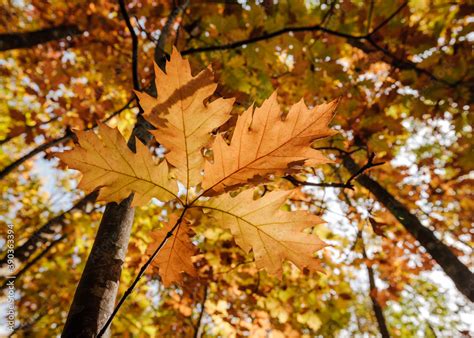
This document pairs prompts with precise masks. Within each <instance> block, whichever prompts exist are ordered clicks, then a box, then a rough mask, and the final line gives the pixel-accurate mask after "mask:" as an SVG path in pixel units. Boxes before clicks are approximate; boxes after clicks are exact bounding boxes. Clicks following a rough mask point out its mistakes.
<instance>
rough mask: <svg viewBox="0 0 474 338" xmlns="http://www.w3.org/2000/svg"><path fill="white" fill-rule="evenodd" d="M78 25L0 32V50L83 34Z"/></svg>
mask: <svg viewBox="0 0 474 338" xmlns="http://www.w3.org/2000/svg"><path fill="white" fill-rule="evenodd" d="M81 33H82V31H81V30H80V29H79V27H77V26H76V25H61V26H56V27H50V28H45V29H40V30H37V31H33V32H24V33H5V34H0V51H5V50H10V49H17V48H30V47H33V46H36V45H39V44H42V43H46V42H50V41H54V40H59V39H63V38H65V37H68V36H74V35H79V34H81Z"/></svg>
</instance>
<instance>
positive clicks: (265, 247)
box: [199, 189, 326, 275]
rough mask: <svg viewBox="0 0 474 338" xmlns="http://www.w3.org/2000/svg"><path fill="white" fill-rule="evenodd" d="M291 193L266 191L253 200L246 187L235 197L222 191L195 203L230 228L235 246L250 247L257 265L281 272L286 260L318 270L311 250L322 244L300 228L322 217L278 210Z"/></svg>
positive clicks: (303, 212)
mask: <svg viewBox="0 0 474 338" xmlns="http://www.w3.org/2000/svg"><path fill="white" fill-rule="evenodd" d="M291 193H292V191H276V192H270V193H267V194H266V195H265V196H264V197H262V198H260V199H258V200H253V195H254V189H249V190H245V191H244V192H242V193H240V194H239V195H237V196H236V197H231V196H230V195H229V194H223V195H220V196H218V197H214V198H211V199H209V200H208V201H205V202H201V203H200V204H199V205H200V206H201V207H202V208H203V209H204V210H208V212H209V215H210V216H211V217H213V218H214V219H216V220H217V221H219V223H220V224H222V225H223V226H225V227H227V228H229V229H230V231H231V233H232V234H233V235H234V237H235V242H236V243H237V245H238V246H240V247H241V248H242V249H243V250H244V251H246V252H249V251H250V250H252V251H253V253H254V256H255V262H256V265H257V267H258V268H259V269H262V268H265V269H266V270H267V271H268V272H269V273H271V274H275V275H281V273H282V262H283V261H284V260H289V261H292V262H293V263H294V264H296V266H298V267H299V268H301V269H303V268H308V269H310V270H313V271H316V270H321V268H320V265H319V261H318V260H317V259H315V258H314V256H313V254H314V252H315V251H317V250H320V249H322V248H324V247H325V246H326V244H325V243H324V242H323V241H322V240H320V239H319V237H317V236H316V235H313V234H308V233H304V232H303V230H304V229H306V228H309V227H311V226H314V225H315V224H320V223H323V221H322V220H321V218H319V217H318V216H315V215H313V214H311V213H309V212H306V211H292V212H287V211H282V210H280V207H281V206H282V204H284V203H285V201H286V200H287V198H288V196H289V195H290V194H291Z"/></svg>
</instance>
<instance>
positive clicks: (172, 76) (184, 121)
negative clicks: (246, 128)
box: [137, 49, 234, 189]
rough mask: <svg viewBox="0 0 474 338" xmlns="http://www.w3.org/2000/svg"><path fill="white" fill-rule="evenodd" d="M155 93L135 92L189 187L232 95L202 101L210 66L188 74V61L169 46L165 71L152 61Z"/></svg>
mask: <svg viewBox="0 0 474 338" xmlns="http://www.w3.org/2000/svg"><path fill="white" fill-rule="evenodd" d="M155 83H156V88H158V97H157V98H153V97H151V96H149V95H148V94H146V93H137V95H138V97H139V99H140V105H141V106H142V108H143V110H144V116H145V118H146V119H147V120H148V121H149V122H150V123H152V124H153V125H154V126H155V127H156V128H157V129H156V130H154V131H151V133H152V134H153V136H154V137H155V138H156V140H157V141H158V142H160V143H161V144H162V145H163V146H164V147H165V148H166V149H167V150H168V153H167V154H166V155H165V156H166V159H167V160H168V162H169V163H170V164H172V165H173V166H174V167H176V170H177V177H178V179H179V180H180V181H181V182H183V184H184V185H185V187H186V188H187V189H189V188H190V187H192V186H196V185H197V184H199V183H200V182H201V181H202V173H201V171H202V168H203V166H204V158H203V156H202V153H201V151H202V148H203V147H204V146H206V145H207V144H209V143H210V142H211V134H210V133H211V132H212V131H213V130H214V129H216V128H217V127H219V126H220V125H222V124H223V123H224V122H226V121H227V120H228V119H229V118H230V111H231V109H232V105H233V103H234V99H223V98H219V99H216V100H214V101H212V102H209V103H206V100H208V99H209V97H210V96H211V95H212V94H213V93H214V91H215V90H216V87H217V84H216V83H215V82H214V75H213V73H212V70H211V69H210V68H207V69H205V70H203V71H202V72H200V73H199V74H198V75H196V76H194V77H193V76H192V74H191V67H190V65H189V61H187V60H185V59H183V58H182V57H181V55H180V54H179V53H178V51H177V50H176V49H173V53H172V54H171V59H170V61H169V62H167V64H166V73H164V72H163V71H161V69H160V68H159V67H158V66H156V65H155Z"/></svg>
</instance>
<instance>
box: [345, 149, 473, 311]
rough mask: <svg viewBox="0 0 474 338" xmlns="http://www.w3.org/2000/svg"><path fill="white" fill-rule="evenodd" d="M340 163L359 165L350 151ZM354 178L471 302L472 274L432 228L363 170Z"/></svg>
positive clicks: (352, 167) (350, 166)
mask: <svg viewBox="0 0 474 338" xmlns="http://www.w3.org/2000/svg"><path fill="white" fill-rule="evenodd" d="M343 165H344V167H346V169H347V170H349V172H350V173H351V174H354V173H356V172H357V171H358V170H359V166H358V165H357V164H356V163H355V162H354V160H353V159H352V158H351V157H350V156H349V155H345V156H344V157H343ZM356 181H357V182H358V183H359V184H360V185H362V186H363V187H364V188H366V189H368V190H369V191H370V192H371V193H372V194H373V195H374V196H375V197H376V198H377V200H378V201H379V202H381V203H382V204H383V205H384V206H385V207H386V208H387V209H388V210H389V211H390V212H391V213H392V214H393V215H394V216H395V217H396V218H397V220H398V221H399V222H400V223H401V224H402V225H403V226H404V227H405V229H406V230H407V231H408V232H409V233H410V234H412V236H413V237H415V238H416V240H417V241H418V242H419V243H420V244H421V245H422V246H423V247H424V248H425V249H426V251H427V252H428V253H429V254H430V255H431V257H432V258H433V259H434V260H435V261H436V263H438V264H439V266H441V268H442V269H443V270H444V272H445V273H446V274H447V275H448V277H449V278H451V279H452V280H453V282H454V284H455V285H456V287H457V289H458V290H459V291H460V292H461V293H462V294H463V295H465V296H466V297H467V298H468V299H469V300H470V301H471V302H474V274H473V273H472V272H471V271H470V270H469V268H468V267H467V266H465V265H464V264H463V263H462V262H461V261H460V260H459V258H458V257H457V256H456V255H455V254H454V253H453V252H452V251H451V250H450V249H449V247H448V246H447V245H446V244H444V243H443V242H441V241H440V240H439V239H438V238H437V237H436V236H435V234H434V233H433V232H432V231H431V230H429V229H428V228H426V227H424V226H423V225H422V224H421V222H420V220H419V219H418V218H417V217H416V216H415V215H413V214H412V213H411V212H410V210H408V208H407V207H406V206H405V205H403V204H402V203H401V202H400V201H398V200H397V199H396V198H395V197H394V196H393V195H392V194H390V193H389V192H388V191H387V190H386V189H385V188H384V187H382V186H381V185H380V184H379V183H378V182H376V181H374V180H373V179H371V178H370V177H369V176H367V175H365V174H362V175H360V176H358V177H357V179H356Z"/></svg>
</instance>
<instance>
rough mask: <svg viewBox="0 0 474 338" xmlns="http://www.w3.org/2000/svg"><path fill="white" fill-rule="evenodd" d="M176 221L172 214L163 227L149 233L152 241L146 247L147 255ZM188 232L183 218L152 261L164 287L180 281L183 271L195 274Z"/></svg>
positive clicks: (192, 249)
mask: <svg viewBox="0 0 474 338" xmlns="http://www.w3.org/2000/svg"><path fill="white" fill-rule="evenodd" d="M177 221H178V217H177V216H176V215H174V214H172V215H171V216H170V219H169V222H167V223H166V224H165V226H164V228H163V229H161V230H158V231H154V232H152V233H151V234H150V235H151V237H152V238H153V240H154V241H153V243H152V244H151V245H150V246H149V247H148V249H147V253H148V254H149V255H151V254H153V252H154V251H155V250H156V248H158V246H159V245H160V243H161V242H162V241H163V240H164V239H165V237H166V235H167V233H168V232H169V231H171V229H172V228H173V227H174V226H175V225H176V222H177ZM188 232H189V227H188V225H187V223H186V221H184V220H183V221H182V222H181V223H180V224H179V225H178V226H177V228H176V230H175V231H174V235H173V236H172V237H170V238H169V239H168V240H167V242H166V244H165V245H164V246H163V248H162V249H161V250H160V251H159V252H158V254H157V255H156V257H155V259H154V261H153V263H152V265H153V266H156V267H158V273H159V275H160V277H161V280H162V282H163V285H164V286H165V287H168V286H169V285H171V283H173V282H177V283H181V282H182V280H183V275H182V273H183V272H186V273H187V274H188V275H190V276H196V269H195V268H194V266H193V262H192V260H191V257H192V256H194V253H195V252H196V248H195V246H194V245H193V244H192V243H191V239H190V238H189V234H188Z"/></svg>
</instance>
